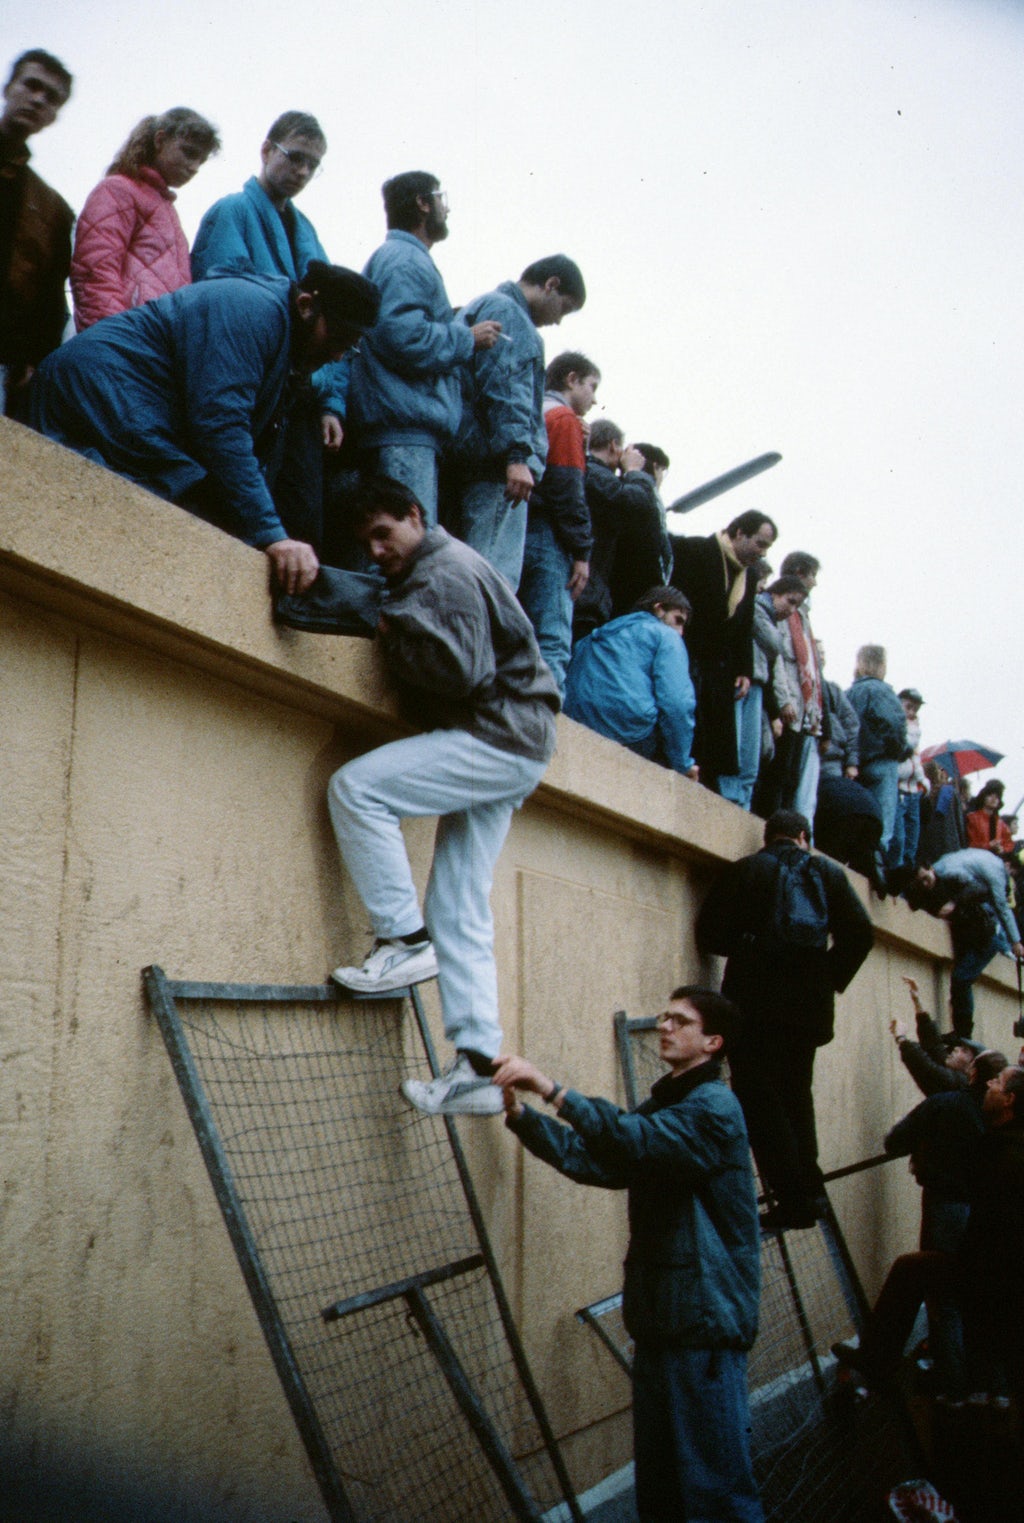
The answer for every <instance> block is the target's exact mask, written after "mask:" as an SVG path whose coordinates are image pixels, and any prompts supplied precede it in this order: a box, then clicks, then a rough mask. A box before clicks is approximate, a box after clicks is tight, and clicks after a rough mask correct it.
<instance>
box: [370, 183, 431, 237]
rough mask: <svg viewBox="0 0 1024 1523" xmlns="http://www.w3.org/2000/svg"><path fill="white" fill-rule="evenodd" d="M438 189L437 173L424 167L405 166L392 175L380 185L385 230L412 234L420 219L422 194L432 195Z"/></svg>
mask: <svg viewBox="0 0 1024 1523" xmlns="http://www.w3.org/2000/svg"><path fill="white" fill-rule="evenodd" d="M440 189H441V181H440V180H439V179H438V178H437V175H432V174H428V173H427V171H426V170H425V169H407V170H405V171H403V173H402V174H400V175H392V177H391V179H390V180H385V181H384V184H383V185H382V186H381V188H380V193H381V195H382V196H383V197H384V220H385V221H386V222H387V225H388V229H389V230H390V231H394V232H396V233H411V232H413V231H414V229H416V228H417V227H419V225H420V223H421V222H422V221H423V212H422V210H421V208H420V204H419V201H420V197H421V196H432V195H433V194H434V192H435V190H440Z"/></svg>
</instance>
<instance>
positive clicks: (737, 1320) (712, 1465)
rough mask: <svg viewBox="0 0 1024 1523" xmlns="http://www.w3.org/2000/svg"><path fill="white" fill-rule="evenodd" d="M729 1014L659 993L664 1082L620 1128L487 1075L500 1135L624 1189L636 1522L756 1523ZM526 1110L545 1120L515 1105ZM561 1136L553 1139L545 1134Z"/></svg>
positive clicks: (603, 1112)
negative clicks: (532, 1099)
mask: <svg viewBox="0 0 1024 1523" xmlns="http://www.w3.org/2000/svg"><path fill="white" fill-rule="evenodd" d="M739 1022H740V1014H739V1011H738V1010H737V1009H736V1007H735V1006H734V1005H732V1004H731V1003H730V1002H729V1001H728V1000H727V999H723V998H722V996H721V995H720V994H715V993H713V992H712V991H711V990H710V989H700V988H697V987H695V986H692V985H688V986H684V987H683V988H680V989H676V990H674V992H673V994H672V996H671V998H670V999H669V1001H668V1003H667V1004H666V1006H665V1009H664V1010H663V1011H662V1013H661V1015H660V1016H659V1017H658V1030H659V1044H660V1055H661V1059H662V1061H663V1062H664V1063H666V1064H667V1065H668V1069H669V1071H668V1073H667V1074H665V1075H664V1077H663V1078H661V1079H659V1080H658V1082H657V1083H656V1084H655V1085H654V1087H653V1089H652V1090H651V1095H650V1098H649V1099H648V1100H645V1101H644V1103H643V1104H642V1105H641V1106H640V1107H639V1108H638V1110H636V1111H635V1112H634V1113H632V1114H629V1113H628V1112H626V1111H622V1110H620V1109H619V1107H618V1106H617V1105H613V1104H612V1103H611V1101H609V1100H603V1099H599V1098H588V1097H587V1096H586V1095H582V1094H580V1093H579V1092H578V1091H577V1090H575V1089H568V1088H567V1087H566V1086H565V1085H564V1084H559V1083H556V1082H555V1081H554V1080H553V1079H549V1078H548V1077H547V1075H546V1074H543V1073H541V1072H540V1070H539V1069H538V1068H535V1067H534V1065H533V1064H532V1063H529V1062H527V1060H526V1059H525V1058H518V1057H508V1058H504V1059H502V1060H501V1062H500V1063H499V1064H498V1065H497V1067H496V1070H495V1074H494V1082H495V1083H496V1084H499V1085H501V1086H502V1088H503V1089H504V1091H505V1108H506V1118H507V1119H506V1124H507V1126H508V1127H509V1129H510V1130H511V1131H513V1132H514V1133H515V1134H516V1136H517V1137H518V1138H519V1140H520V1141H521V1142H522V1144H523V1146H524V1147H526V1148H527V1149H528V1150H529V1151H530V1152H531V1153H533V1154H534V1155H535V1157H537V1158H540V1159H542V1160H543V1162H544V1163H548V1164H550V1165H551V1166H552V1168H554V1169H557V1170H558V1171H559V1173H561V1174H564V1175H565V1176H566V1177H567V1178H568V1179H572V1180H575V1181H576V1183H577V1184H584V1185H598V1186H601V1187H603V1188H604V1189H608V1190H628V1192H629V1224H630V1234H631V1235H630V1243H629V1249H628V1251H627V1253H626V1279H625V1286H624V1289H623V1306H622V1310H623V1317H624V1319H625V1323H626V1327H627V1329H628V1331H629V1333H630V1334H631V1336H632V1337H633V1339H634V1340H635V1344H636V1352H635V1355H634V1361H633V1434H634V1452H635V1460H636V1499H637V1510H638V1512H639V1515H640V1517H641V1519H643V1520H644V1523H647V1520H650V1523H661V1520H668V1519H670V1518H671V1519H684V1518H694V1519H696V1518H700V1519H701V1520H702V1523H761V1520H763V1518H764V1512H763V1510H762V1507H761V1501H760V1498H759V1497H758V1494H757V1486H756V1484H755V1482H754V1476H753V1472H752V1470H751V1465H750V1436H749V1430H750V1413H749V1408H748V1403H747V1378H746V1364H747V1358H746V1351H747V1349H749V1348H750V1345H751V1344H752V1343H753V1341H754V1336H755V1333H756V1332H757V1312H758V1294H759V1284H760V1241H759V1233H758V1222H757V1203H756V1198H755V1194H754V1181H753V1178H752V1175H751V1169H750V1151H749V1147H748V1143H747V1134H746V1131H745V1128H744V1125H743V1117H742V1114H741V1112H740V1108H739V1105H738V1104H737V1103H736V1100H735V1098H734V1096H733V1095H732V1094H730V1092H729V1090H728V1089H727V1087H726V1086H725V1085H724V1084H723V1083H722V1082H721V1057H722V1054H723V1052H724V1051H725V1050H726V1049H727V1048H729V1049H731V1045H732V1041H733V1037H734V1035H735V1033H736V1032H737V1030H738V1027H739ZM517 1090H523V1091H525V1092H526V1093H528V1094H533V1095H537V1096H539V1098H540V1099H541V1100H543V1101H544V1103H545V1104H547V1105H550V1106H551V1107H552V1109H553V1110H554V1111H555V1112H556V1114H557V1116H558V1118H559V1119H558V1120H557V1121H556V1120H555V1119H554V1118H553V1117H549V1116H544V1115H542V1114H541V1113H540V1112H539V1111H536V1110H533V1109H531V1108H530V1107H528V1106H524V1105H523V1104H522V1102H521V1101H520V1099H519V1097H518V1095H517V1093H516V1091H517ZM560 1122H567V1123H568V1125H565V1126H563V1125H560V1124H559V1123H560Z"/></svg>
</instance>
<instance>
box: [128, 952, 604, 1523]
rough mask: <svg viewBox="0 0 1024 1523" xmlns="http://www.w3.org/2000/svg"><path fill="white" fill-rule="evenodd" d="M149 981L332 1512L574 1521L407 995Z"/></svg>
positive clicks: (364, 1520)
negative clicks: (404, 1085) (421, 1086)
mask: <svg viewBox="0 0 1024 1523" xmlns="http://www.w3.org/2000/svg"><path fill="white" fill-rule="evenodd" d="M147 988H148V991H149V995H150V1001H151V1004H152V1005H153V1008H154V1010H155V1012H156V1014H157V1015H158V1017H159V1018H160V1021H161V1029H162V1030H163V1033H164V1037H165V1040H166V1041H167V1043H168V1048H169V1050H170V1053H171V1057H172V1061H173V1062H174V1065H175V1070H176V1073H177V1076H178V1079H179V1084H180V1085H181V1087H182V1091H183V1095H184V1097H185V1099H186V1104H187V1105H188V1108H189V1112H190V1115H191V1117H192V1120H193V1124H194V1126H195V1128H196V1133H197V1137H198V1139H199V1141H200V1145H201V1147H202V1149H203V1153H204V1157H205V1159H206V1162H207V1167H208V1168H209V1169H210V1173H211V1179H212V1181H213V1184H214V1188H215V1190H216V1191H217V1194H218V1199H219V1200H220V1204H221V1207H222V1210H223V1211H224V1215H225V1220H226V1222H227V1225H228V1228H229V1231H230V1233H231V1236H232V1241H233V1244H234V1246H235V1250H236V1253H237V1254H238V1256H239V1261H240V1264H241V1267H242V1270H243V1273H244V1274H245V1276H246V1280H247V1282H248V1284H249V1288H250V1291H251V1293H252V1294H253V1299H254V1302H255V1304H256V1308H257V1312H258V1314H259V1315H260V1320H261V1324H262V1325H263V1329H264V1333H265V1335H266V1336H267V1339H268V1343H269V1344H270V1347H271V1352H272V1354H273V1355H274V1359H275V1363H276V1365H277V1368H278V1373H279V1375H280V1376H281V1378H282V1381H283V1383H284V1385H285V1389H286V1393H287V1394H288V1396H289V1400H290V1401H291V1404H292V1410H293V1414H294V1415H295V1418H296V1421H297V1423H298V1425H299V1428H300V1432H301V1433H302V1435H303V1438H304V1440H305V1442H306V1447H307V1451H308V1452H309V1453H310V1458H311V1461H312V1463H313V1466H314V1470H315V1471H316V1473H317V1477H318V1480H319V1481H320V1484H321V1490H322V1492H323V1494H324V1498H325V1502H326V1503H327V1506H328V1511H329V1513H330V1516H331V1517H332V1519H340V1520H342V1523H350V1520H352V1523H354V1520H359V1523H372V1520H377V1519H379V1520H389V1523H393V1520H395V1519H399V1518H400V1519H402V1520H403V1523H416V1520H420V1519H422V1520H428V1519H429V1520H430V1523H487V1520H490V1519H495V1520H497V1519H505V1518H508V1517H509V1516H513V1517H520V1518H538V1517H540V1516H541V1514H542V1513H543V1512H544V1511H545V1510H546V1509H548V1508H550V1507H551V1506H553V1505H554V1504H556V1503H558V1502H559V1501H561V1500H562V1499H563V1498H565V1499H567V1500H568V1503H569V1506H570V1509H571V1512H572V1515H573V1516H576V1517H579V1516H580V1514H579V1512H578V1508H577V1505H576V1503H575V1499H574V1498H572V1496H571V1491H570V1490H569V1488H568V1481H567V1477H566V1475H565V1471H564V1466H563V1465H562V1463H561V1459H560V1456H559V1455H558V1452H557V1449H556V1447H555V1446H554V1441H553V1437H552V1435H551V1432H550V1427H549V1426H548V1424H547V1419H546V1417H545V1415H544V1412H543V1409H542V1407H541V1406H540V1403H539V1398H538V1397H537V1395H536V1391H535V1388H534V1387H533V1384H532V1379H531V1378H530V1375H529V1371H528V1368H527V1367H526V1365H525V1359H524V1357H523V1355H522V1350H521V1347H520V1345H519V1344H518V1339H517V1336H516V1334H515V1330H514V1328H512V1326H511V1319H510V1317H509V1315H508V1309H507V1303H506V1301H505V1297H504V1291H503V1289H502V1287H501V1283H500V1280H499V1279H498V1277H497V1272H496V1268H495V1265H494V1261H493V1256H492V1254H491V1250H490V1246H489V1244H488V1242H487V1240H486V1235H485V1234H484V1232H483V1224H482V1220H481V1219H480V1215H479V1211H478V1209H477V1207H476V1202H475V1197H474V1196H473V1194H472V1185H471V1182H470V1181H469V1177H468V1171H466V1169H465V1163H464V1159H463V1158H462V1155H461V1147H460V1144H459V1140H458V1133H457V1128H456V1126H455V1124H454V1123H451V1122H447V1123H446V1122H445V1120H444V1118H441V1117H428V1116H424V1115H422V1114H421V1113H420V1112H418V1111H414V1110H412V1109H410V1108H409V1107H408V1106H407V1105H406V1104H405V1102H404V1101H403V1100H402V1099H401V1097H400V1095H399V1093H398V1088H397V1085H398V1079H399V1076H400V1075H401V1074H402V1073H403V1072H404V1073H406V1074H408V1073H413V1074H415V1073H417V1072H419V1073H422V1074H423V1076H429V1071H430V1068H431V1066H432V1060H433V1054H432V1049H431V1048H430V1045H429V1034H428V1033H427V1030H426V1025H425V1022H424V1019H423V1013H422V1006H420V1004H419V1000H418V996H416V998H415V1004H414V1015H415V1016H416V1019H414V1020H413V1021H410V1020H409V1019H408V1018H407V1014H406V1012H407V1011H408V1010H409V1008H410V1002H409V1001H407V1000H406V999H405V998H403V995H405V994H406V993H409V991H398V992H397V993H396V994H395V995H393V996H391V997H389V998H388V999H387V1000H372V1001H370V1000H365V1001H363V1000H358V1001H357V1000H352V999H349V998H346V997H344V996H341V995H340V994H339V993H338V992H337V991H334V990H333V989H331V988H330V987H326V988H319V987H318V986H314V987H313V988H308V989H291V990H289V989H286V988H273V989H260V988H256V987H251V986H207V985H196V984H181V983H170V982H168V981H167V980H166V979H164V977H163V975H162V974H161V973H160V970H159V969H150V970H147Z"/></svg>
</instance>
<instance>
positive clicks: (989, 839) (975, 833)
mask: <svg viewBox="0 0 1024 1523" xmlns="http://www.w3.org/2000/svg"><path fill="white" fill-rule="evenodd" d="M1003 792H1004V786H1003V784H1002V783H1001V782H1000V781H999V779H998V778H997V777H990V778H989V780H988V782H987V783H986V784H985V786H984V787H983V788H982V790H981V792H980V793H979V794H978V796H977V798H976V799H975V800H974V802H973V803H972V805H971V807H970V809H969V810H968V811H967V813H966V815H965V816H964V825H965V826H966V827H967V844H968V846H981V847H982V848H984V849H985V850H986V851H992V852H995V854H996V856H997V857H1002V858H1003V859H1004V861H1005V860H1007V859H1008V858H1010V857H1011V856H1012V855H1013V834H1012V832H1011V830H1010V828H1009V826H1008V825H1007V824H1006V822H1005V821H1004V820H1003V819H1002V817H1001V815H1000V810H1001V809H1002V807H1003Z"/></svg>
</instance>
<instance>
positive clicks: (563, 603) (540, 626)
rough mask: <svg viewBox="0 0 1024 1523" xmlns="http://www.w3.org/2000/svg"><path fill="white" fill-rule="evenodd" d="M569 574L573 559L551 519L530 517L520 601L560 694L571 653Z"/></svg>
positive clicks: (538, 516)
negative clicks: (559, 537) (556, 532)
mask: <svg viewBox="0 0 1024 1523" xmlns="http://www.w3.org/2000/svg"><path fill="white" fill-rule="evenodd" d="M571 571H572V557H571V556H570V554H569V552H568V550H563V548H562V546H561V545H560V544H559V543H558V540H557V538H556V537H555V531H554V528H553V527H552V525H551V522H550V520H549V519H547V518H545V517H543V516H542V515H541V514H539V513H535V514H533V515H532V516H531V518H530V519H529V521H528V523H527V525H526V545H525V547H524V549H523V574H522V576H521V577H520V579H519V601H520V603H521V604H522V605H523V608H524V609H525V611H526V615H527V617H528V618H529V620H530V623H531V624H532V625H533V628H534V632H535V633H536V636H537V644H538V645H539V646H540V653H541V655H542V656H543V657H544V660H545V661H546V662H547V664H548V666H549V667H550V669H551V675H552V677H554V679H555V681H556V683H557V684H558V691H559V692H560V693H564V692H565V671H566V667H567V666H568V665H569V657H570V655H571V654H572V598H571V597H570V596H569V587H568V583H569V574H570V572H571Z"/></svg>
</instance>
